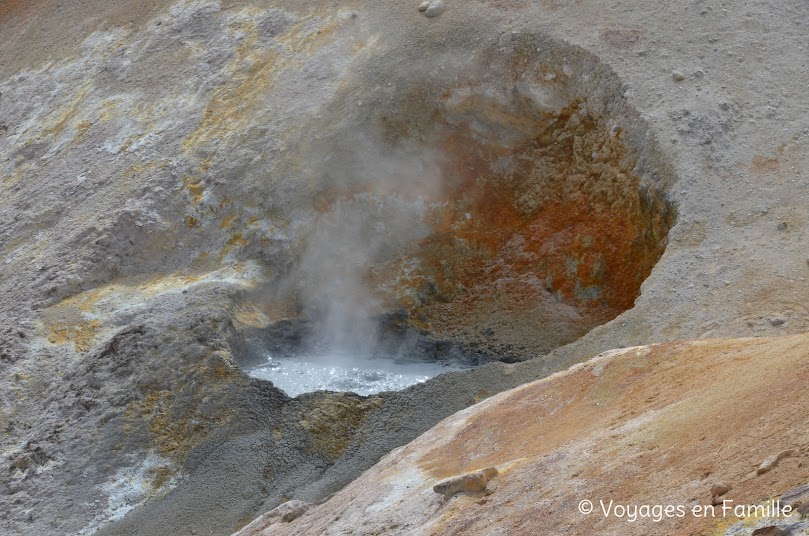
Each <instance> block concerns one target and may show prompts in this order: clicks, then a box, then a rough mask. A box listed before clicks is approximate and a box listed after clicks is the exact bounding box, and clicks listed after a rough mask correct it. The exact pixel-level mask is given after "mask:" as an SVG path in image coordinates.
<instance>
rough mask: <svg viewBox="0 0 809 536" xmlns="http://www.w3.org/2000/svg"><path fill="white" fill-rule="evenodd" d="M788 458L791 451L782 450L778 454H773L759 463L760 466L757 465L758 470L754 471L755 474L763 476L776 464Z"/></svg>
mask: <svg viewBox="0 0 809 536" xmlns="http://www.w3.org/2000/svg"><path fill="white" fill-rule="evenodd" d="M789 456H792V450H784V451H781V452H779V453H778V454H773V455H772V456H770V457H769V458H767V459H766V460H764V461H763V462H761V465H759V466H758V469H756V474H759V475H763V474H764V473H767V472H769V471H771V470H772V469H774V468H775V466H776V465H778V462H780V461H781V460H783V459H784V458H787V457H789Z"/></svg>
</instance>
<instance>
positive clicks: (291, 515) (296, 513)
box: [267, 500, 311, 523]
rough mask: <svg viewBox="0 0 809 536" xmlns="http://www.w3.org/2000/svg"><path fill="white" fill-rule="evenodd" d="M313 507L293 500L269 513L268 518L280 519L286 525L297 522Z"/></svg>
mask: <svg viewBox="0 0 809 536" xmlns="http://www.w3.org/2000/svg"><path fill="white" fill-rule="evenodd" d="M310 506H311V505H310V504H309V503H305V502H303V501H298V500H291V501H287V502H285V503H283V504H279V505H278V506H276V507H275V508H273V509H272V510H270V511H269V513H268V514H267V517H270V518H272V517H280V518H281V521H283V522H284V523H289V522H291V521H295V520H296V519H298V518H299V517H301V516H302V515H303V514H304V513H306V511H307V510H309V507H310Z"/></svg>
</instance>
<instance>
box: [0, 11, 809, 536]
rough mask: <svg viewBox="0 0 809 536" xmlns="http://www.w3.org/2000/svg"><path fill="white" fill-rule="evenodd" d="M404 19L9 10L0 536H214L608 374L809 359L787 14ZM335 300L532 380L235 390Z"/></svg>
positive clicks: (0, 129) (504, 374) (460, 376)
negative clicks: (464, 420)
mask: <svg viewBox="0 0 809 536" xmlns="http://www.w3.org/2000/svg"><path fill="white" fill-rule="evenodd" d="M413 7H414V5H413V4H410V3H400V4H390V5H388V4H385V5H384V8H382V7H381V6H376V5H371V4H368V3H359V2H349V3H345V4H340V5H339V6H335V5H333V4H326V3H323V2H319V1H316V0H305V1H303V2H297V3H294V4H290V3H279V2H274V1H272V0H266V1H264V0H262V1H256V2H248V1H242V0H235V1H233V2H219V1H213V0H211V1H205V0H192V1H186V0H180V1H174V0H157V1H154V2H121V1H111V2H108V1H105V2H101V1H98V0H85V1H81V2H70V3H67V4H65V3H60V2H56V1H55V0H44V1H42V2H36V3H35V2H31V1H25V0H23V1H6V2H3V3H2V4H0V267H2V268H1V269H0V296H2V300H0V431H2V434H0V457H2V460H3V461H4V463H5V465H4V467H5V469H2V470H1V471H2V473H0V475H1V476H0V533H3V534H10V535H18V534H19V535H23V534H24V535H43V534H46V535H47V534H59V535H61V534H90V533H93V531H95V530H96V529H99V528H100V530H99V532H98V534H139V535H165V534H188V533H193V532H194V531H196V533H197V534H203V533H206V534H211V533H212V534H229V533H231V532H232V531H233V530H235V529H237V528H239V527H242V526H244V525H245V524H247V523H248V522H250V521H251V520H252V519H254V518H255V517H256V516H258V515H260V514H261V513H263V512H266V511H269V510H271V509H272V508H274V507H276V506H277V505H278V504H280V503H281V502H282V501H284V500H287V499H298V500H302V501H306V502H317V501H319V500H321V499H323V498H324V497H326V496H328V495H329V494H331V493H333V492H335V491H337V490H339V489H341V488H342V487H343V486H345V485H346V484H348V483H349V482H351V481H352V480H353V479H355V478H356V477H357V476H358V475H359V474H360V473H362V471H364V470H365V469H367V468H369V467H371V466H372V465H373V464H375V463H376V462H377V461H378V460H379V459H380V458H381V457H382V456H383V455H385V454H386V453H388V452H390V451H391V450H392V449H394V448H396V447H399V446H401V445H403V444H405V443H408V442H409V441H411V440H413V439H414V438H416V437H417V436H419V435H420V434H421V433H423V432H424V431H425V430H427V429H429V428H430V427H432V426H433V425H434V424H435V423H437V422H438V421H440V420H441V419H443V418H445V417H447V416H448V415H451V414H452V413H454V412H456V411H459V410H462V409H464V408H466V407H467V406H469V405H471V404H474V403H476V402H478V401H480V400H482V399H484V398H486V397H489V396H491V395H493V394H495V393H498V392H500V391H503V390H505V389H508V388H512V387H514V386H517V385H520V384H522V383H525V382H527V381H530V380H534V379H537V378H541V377H544V376H547V375H548V374H550V373H552V372H555V371H558V370H561V369H563V368H566V367H567V366H569V365H570V364H572V363H576V362H580V361H583V360H585V359H588V358H589V357H592V356H593V355H596V354H598V353H599V352H602V351H604V350H607V349H610V348H615V347H621V346H628V345H637V344H649V343H654V342H660V341H668V340H673V339H680V338H696V337H726V336H761V335H766V334H772V333H779V334H790V333H798V332H803V331H806V330H807V329H808V328H809V314H807V306H806V304H807V303H809V299H807V298H809V287H807V285H806V278H807V277H809V271H807V261H806V249H805V243H806V238H807V236H806V232H807V227H806V223H807V220H808V219H809V218H807V214H806V212H807V210H806V206H805V192H806V188H807V185H809V173H808V172H807V170H809V152H807V150H806V145H807V142H808V140H809V130H807V128H806V125H807V124H809V113H808V112H809V99H808V98H807V92H806V91H807V90H806V88H807V87H809V70H807V69H801V68H796V66H800V65H801V62H804V61H805V59H804V58H805V51H806V50H807V49H809V37H807V36H809V32H807V31H806V30H807V28H806V24H807V23H806V21H809V7H807V5H806V3H804V2H787V3H784V4H783V5H779V6H778V8H777V9H776V8H773V7H772V6H765V5H758V4H755V5H752V4H751V5H744V6H730V5H727V6H726V5H724V4H721V3H717V4H710V5H709V4H705V5H704V6H701V7H695V6H694V4H693V3H690V2H685V1H679V0H678V1H676V2H674V3H668V4H666V6H664V7H663V8H661V7H660V6H659V5H656V4H650V3H642V2H637V1H634V0H633V1H631V2H618V1H611V0H610V1H607V2H598V3H593V4H587V3H584V4H580V3H569V4H566V3H563V2H554V1H551V2H538V3H530V2H520V1H513V2H512V1H497V2H471V3H465V4H464V5H463V8H462V9H456V8H453V9H448V10H447V11H445V12H444V13H443V14H442V16H441V17H437V18H434V19H431V20H430V21H425V20H424V18H423V17H422V14H421V13H419V12H418V11H417V10H415V9H413ZM676 69H683V73H685V72H686V71H687V72H688V73H690V74H688V75H687V76H685V77H684V79H683V80H681V81H678V82H674V81H673V80H672V71H674V70H676ZM697 72H699V73H701V74H700V75H699V76H697V74H696V73H697ZM525 118H533V119H531V120H530V121H527V122H526V121H525ZM555 147H565V148H566V150H565V151H561V152H560V153H559V154H557V153H555V152H554V151H553V149H554V148H555ZM515 155H516V156H515ZM524 162H531V163H533V164H536V163H537V162H540V163H542V164H543V165H542V166H538V165H533V166H527V167H526V165H525V164H524ZM448 163H449V164H448ZM450 164H451V165H450ZM591 164H592V167H591V166H590V165H591ZM521 166H522V167H521ZM453 170H454V172H456V174H455V175H452V173H450V172H451V171H453ZM437 176H441V177H443V178H444V179H446V180H444V182H441V181H436V180H435V177H437ZM447 177H450V179H452V180H450V179H447ZM560 177H562V178H563V179H560ZM478 179H480V180H478ZM602 179H604V180H602ZM607 179H608V180H607ZM554 181H556V182H554ZM476 184H477V185H484V186H485V188H483V189H482V190H475V185H476ZM501 187H502V189H498V188H501ZM481 188H482V187H481ZM447 192H450V193H447ZM560 192H561V193H560ZM442 196H444V197H442ZM503 199H506V200H508V201H509V202H508V203H506V202H504V203H503V204H501V205H498V204H497V203H498V202H500V201H501V200H503ZM512 201H513V202H512ZM552 206H557V207H561V208H559V209H558V210H557V211H556V212H554V211H552V210H546V209H548V207H552ZM504 207H505V208H504ZM577 207H578V208H579V209H581V210H574V208H577ZM585 207H586V208H587V210H585V209H584V208H585ZM506 208H507V209H508V210H505V209H506ZM512 208H513V210H512ZM467 214H468V215H469V216H468V217H467ZM579 214H581V215H582V217H581V218H579V217H578V215H579ZM585 215H586V217H584V216H585ZM543 217H545V218H546V219H545V220H543V219H542V218H543ZM330 218H333V219H330ZM565 218H568V219H565ZM577 218H578V219H577ZM560 221H561V222H563V223H564V225H561V228H559V229H556V228H554V227H553V225H554V224H555V223H556V222H560ZM593 222H595V223H593ZM675 223H676V225H675ZM783 223H785V224H786V225H785V226H784V227H783V230H780V231H779V230H778V226H779V225H780V224H783ZM672 225H674V226H673V227H672V228H671V229H670V230H669V228H670V227H671V226H672ZM322 228H326V229H330V230H334V229H336V231H334V232H335V233H336V234H329V233H325V234H324V235H323V236H318V235H317V232H316V231H317V230H318V229H322ZM498 229H499V230H501V231H503V232H502V233H501V234H497V233H495V232H492V230H498ZM571 229H573V231H571ZM453 232H457V233H458V234H453ZM543 233H544V234H543ZM536 236H542V237H549V238H548V240H547V241H545V242H543V243H542V244H534V243H531V237H536ZM313 237H314V238H313ZM477 237H482V238H480V239H479V240H477ZM315 238H317V240H315ZM551 238H553V240H551ZM476 240H477V241H476ZM313 243H314V244H317V245H318V246H321V245H322V246H323V247H324V250H323V251H318V248H313V247H311V244H313ZM543 244H549V245H548V249H549V250H553V251H556V250H555V249H554V248H556V247H557V246H558V248H561V250H564V252H565V255H564V256H559V257H553V256H552V255H551V254H550V253H548V252H547V251H545V250H543V249H542V245H543ZM326 246H329V247H326ZM552 246H553V247H552ZM419 248H421V249H419ZM664 248H665V252H664V251H663V250H664ZM324 251H325V252H327V253H328V254H325V255H324V254H322V253H323V252H324ZM553 251H551V253H553ZM335 252H336V253H335ZM340 252H342V253H341V255H342V256H341V255H337V253H340ZM346 252H347V253H346ZM492 252H494V253H492ZM343 254H344V255H343ZM341 259H342V260H341ZM345 259H348V260H345ZM549 259H550V260H549ZM310 261H311V262H310ZM307 263H308V264H307ZM308 266H315V267H318V268H320V269H322V270H309V271H307V269H306V268H307V267H308ZM355 266H361V267H362V268H363V269H367V272H368V273H367V274H363V277H358V276H357V275H356V274H357V273H358V272H359V271H360V270H354V269H353V267H355ZM326 268H328V269H329V270H325V269H326ZM324 270H325V271H324ZM446 274H449V276H451V277H444V276H445V275H446ZM365 275H367V277H364V276H365ZM461 276H463V277H461ZM647 276H648V278H647ZM487 278H488V279H487ZM330 281H331V282H334V281H336V282H337V283H339V284H337V285H335V286H336V288H333V286H329V285H328V283H329V282H330ZM725 282H727V284H726V283H725ZM366 283H367V284H369V285H370V284H373V285H375V287H374V289H375V291H378V293H377V294H373V296H371V295H370V294H368V295H366V294H362V293H361V292H359V291H358V288H359V287H361V286H362V285H364V284H366ZM352 293H353V294H352ZM318 296H320V297H323V298H324V299H323V300H320V301H319V300H318V299H317V297H318ZM357 296H359V297H360V298H362V299H358V300H357V308H358V309H359V310H361V311H363V312H369V313H373V314H378V315H383V314H388V313H391V311H393V312H396V313H397V314H398V313H399V312H401V315H402V318H405V319H406V323H407V326H409V327H412V328H413V329H416V330H421V331H423V332H429V333H430V334H431V335H434V336H435V340H438V341H447V343H448V344H454V345H458V344H462V343H463V344H467V345H468V349H471V350H473V351H475V352H479V353H480V355H484V356H487V359H489V358H498V357H502V358H503V359H507V360H510V361H522V362H519V363H515V364H504V363H499V362H493V363H490V364H488V365H484V366H481V367H478V368H475V369H472V370H469V371H466V372H454V373H449V374H445V375H442V376H439V377H437V378H434V379H433V380H430V381H428V382H426V383H423V384H419V385H416V386H413V387H411V388H409V389H406V390H404V391H402V392H396V393H382V394H380V395H376V396H372V397H368V398H363V397H359V396H356V395H352V394H336V393H323V392H321V393H312V394H306V395H303V396H301V397H298V398H295V399H290V398H289V397H287V396H286V395H285V394H284V393H283V392H281V391H279V390H278V389H275V388H274V387H273V386H272V385H270V384H269V383H267V382H262V381H259V380H255V379H251V378H249V377H248V376H246V375H245V374H244V373H243V372H242V371H241V370H240V368H239V363H240V362H246V361H247V360H249V359H248V358H250V357H251V356H250V355H248V353H249V352H250V351H252V350H251V340H250V334H251V333H253V332H254V330H264V329H266V328H267V327H268V326H271V325H277V323H278V322H282V321H286V320H291V319H292V320H294V319H298V318H300V317H302V316H306V315H310V316H316V315H318V314H321V315H324V316H327V317H328V316H329V312H330V311H329V309H328V307H326V306H325V305H328V304H330V303H338V302H340V301H341V299H342V298H356V297H357ZM371 298H373V299H371ZM324 304H325V305H324ZM377 309H381V310H377ZM339 312H340V311H338V313H339ZM332 313H333V311H332ZM334 316H339V315H334V314H332V315H331V317H334ZM772 318H777V319H780V320H783V322H779V323H778V325H774V323H772V322H771V321H770V319H772ZM351 320H352V322H353V321H354V320H356V321H357V322H359V323H361V322H360V321H361V320H362V319H361V318H360V316H359V315H358V316H357V317H356V318H354V317H351ZM366 327H367V326H366ZM371 327H373V326H371ZM253 357H254V356H253Z"/></svg>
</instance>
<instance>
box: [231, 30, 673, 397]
mask: <svg viewBox="0 0 809 536" xmlns="http://www.w3.org/2000/svg"><path fill="white" fill-rule="evenodd" d="M388 58H389V56H388ZM365 71H367V72H368V73H369V74H363V75H360V76H358V77H357V78H356V80H355V85H353V86H352V85H351V84H349V85H348V86H347V87H346V88H344V90H343V91H342V92H341V94H340V97H339V98H338V99H337V101H336V102H335V106H334V107H333V109H331V110H329V111H328V112H324V114H323V115H322V116H321V118H320V123H318V124H317V125H312V127H311V134H312V137H311V139H310V141H309V143H307V144H305V146H303V147H302V148H301V150H300V154H299V155H298V158H297V159H295V164H294V170H295V172H296V173H297V174H298V175H299V176H300V177H302V178H304V180H305V181H307V184H309V185H311V187H310V189H309V193H308V194H307V195H306V196H304V197H305V199H304V200H303V201H302V203H301V210H302V211H305V212H306V213H307V214H308V215H309V216H308V218H307V219H306V222H307V223H306V225H305V226H304V227H305V229H304V231H302V232H301V234H300V240H299V241H298V245H297V250H296V251H297V254H296V256H295V258H294V260H293V261H292V262H290V264H289V265H288V266H286V267H285V268H284V270H283V271H282V273H281V274H279V276H278V277H277V278H276V279H275V280H274V281H273V284H272V285H270V287H269V288H267V289H265V291H264V292H263V293H262V295H261V298H260V299H255V301H256V302H257V303H259V302H260V303H261V307H263V308H264V310H265V311H267V310H270V309H272V310H273V311H276V313H272V314H270V313H268V315H267V318H268V320H267V322H265V324H263V325H262V326H259V327H252V328H250V329H248V330H247V331H246V341H247V344H246V345H245V348H246V350H245V351H244V352H243V355H242V356H241V358H240V360H241V365H242V367H243V368H244V369H245V370H247V372H248V373H249V374H252V375H255V376H258V377H262V378H264V379H269V380H270V381H273V382H276V383H278V385H281V384H283V383H284V381H285V380H284V379H283V377H282V375H284V374H286V375H287V376H289V375H295V374H297V375H298V376H301V377H305V378H307V381H302V382H299V384H300V389H299V390H296V389H293V387H291V386H289V385H288V386H287V388H286V389H285V390H287V391H288V392H290V394H293V392H291V391H294V394H297V392H303V391H305V390H307V389H308V390H316V389H321V388H326V389H333V390H348V391H351V390H355V391H357V392H360V393H362V394H369V393H371V392H375V391H378V390H393V389H400V388H403V387H405V386H406V385H407V384H409V383H415V382H418V381H425V380H426V379H427V378H428V377H429V376H431V375H435V374H437V373H440V372H443V371H445V370H455V369H458V368H464V367H471V366H475V365H479V364H482V363H485V362H489V361H505V362H515V361H521V360H525V359H529V358H532V357H537V356H541V355H544V354H546V353H548V352H549V351H551V350H553V349H554V348H557V347H559V346H562V345H565V344H568V343H570V342H572V341H574V340H576V339H578V338H580V337H581V336H582V335H584V334H585V333H587V332H588V331H589V330H591V329H592V328H594V327H596V326H598V325H600V324H603V323H605V322H608V321H609V320H611V319H613V318H615V317H616V316H618V315H619V314H621V313H622V312H624V311H626V310H628V309H630V308H631V307H632V306H633V304H634V302H635V300H636V298H637V297H638V296H639V295H640V290H641V285H642V283H643V281H644V280H645V279H646V278H647V277H648V276H649V274H650V273H651V271H652V268H653V267H654V265H655V263H656V262H657V261H658V259H659V258H660V256H661V255H662V254H663V251H664V249H665V245H666V237H667V234H668V232H669V229H670V228H671V227H672V225H673V224H674V221H675V218H676V210H675V208H674V207H673V206H672V204H671V203H670V202H669V201H668V199H667V190H668V188H669V185H670V183H671V182H672V180H673V178H674V177H673V173H671V170H670V168H669V167H668V165H667V164H666V162H665V161H664V160H663V159H662V158H661V156H660V155H659V153H658V150H657V146H656V143H655V140H654V139H653V138H652V137H651V135H650V134H649V129H648V128H647V126H646V125H645V123H644V121H643V120H642V118H641V117H640V116H639V114H638V113H637V112H636V111H635V110H634V108H633V107H632V106H631V105H630V103H629V102H628V101H627V98H626V87H625V86H624V85H623V84H622V83H621V81H620V80H619V79H618V78H617V76H616V75H615V74H614V73H613V72H612V71H610V70H609V69H608V68H607V67H606V66H604V65H602V64H601V63H600V62H599V61H598V59H597V58H596V57H595V56H593V55H592V54H589V53H588V52H586V51H584V50H581V49H579V48H577V47H573V46H570V45H567V44H565V43H562V42H559V41H554V40H551V39H548V38H547V37H544V36H541V35H529V34H520V35H508V36H504V37H503V38H502V39H500V40H499V41H498V42H496V43H492V44H491V46H489V47H488V48H484V49H482V52H476V53H474V54H470V53H469V52H463V51H453V50H452V49H451V47H450V48H448V50H447V53H446V56H445V57H439V58H431V59H430V61H429V62H425V63H422V64H415V65H409V66H405V65H404V64H398V63H396V62H390V61H387V62H385V61H378V62H375V61H370V62H369V66H368V68H366V69H365ZM380 81H386V83H380ZM369 88H371V89H369ZM268 304H273V305H268ZM279 304H284V307H283V308H280V306H279ZM280 309H283V311H284V312H283V314H279V313H278V312H277V311H279V310H280ZM368 371H371V372H368ZM380 371H383V372H380ZM366 372H368V374H365V373H366ZM388 372H389V373H390V375H391V376H386V374H387V373H388ZM410 372H413V374H410ZM377 373H378V374H377ZM363 374H365V376H363ZM374 374H376V376H374ZM397 374H399V375H400V377H398V378H394V377H395V376H396V375H397ZM330 375H331V376H335V375H336V376H343V375H344V376H346V377H347V381H344V382H342V384H341V383H340V382H337V383H334V382H333V383H328V382H326V381H321V380H327V379H328V377H329V376H330ZM374 378H380V380H379V381H376V380H374ZM391 378H394V379H391ZM353 380H357V382H359V383H356V382H355V384H352V381H353ZM363 382H364V383H363ZM304 384H306V385H304ZM359 384H363V385H362V386H360V387H356V385H359ZM339 385H344V386H345V389H341V388H339ZM352 385H354V387H352ZM282 388H283V387H282Z"/></svg>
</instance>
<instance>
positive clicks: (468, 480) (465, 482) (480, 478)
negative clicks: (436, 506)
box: [433, 467, 497, 499]
mask: <svg viewBox="0 0 809 536" xmlns="http://www.w3.org/2000/svg"><path fill="white" fill-rule="evenodd" d="M495 476H497V469H495V468H494V467H489V468H488V469H484V470H483V471H478V472H477V473H468V474H465V475H461V476H456V477H452V478H450V479H449V480H445V481H443V482H439V483H438V484H436V485H435V486H433V491H434V492H436V493H438V494H440V495H443V496H444V497H446V498H448V499H449V498H450V497H452V496H453V495H455V494H456V493H462V492H465V491H466V492H481V491H486V484H488V483H489V480H491V479H492V478H494V477H495Z"/></svg>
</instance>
